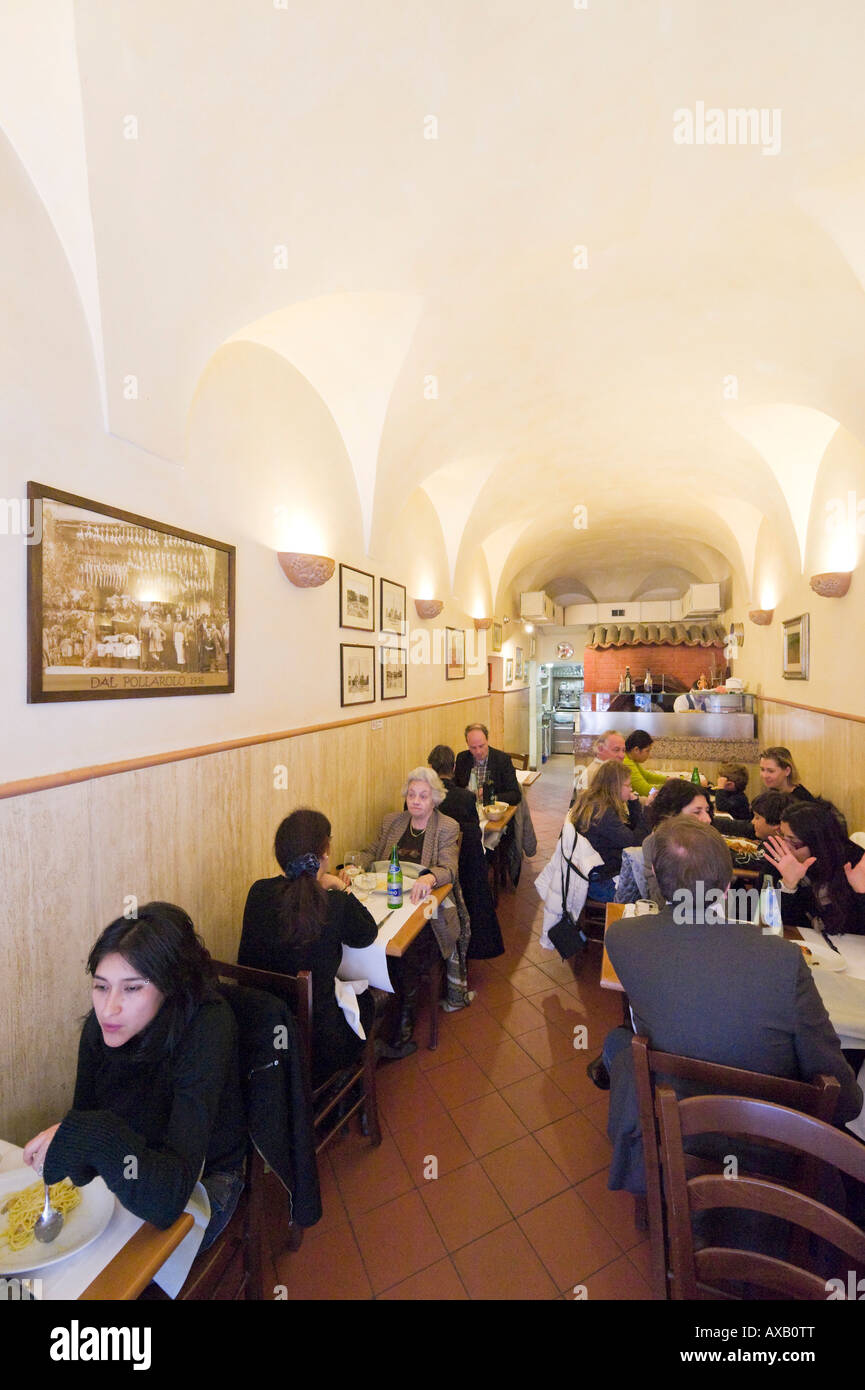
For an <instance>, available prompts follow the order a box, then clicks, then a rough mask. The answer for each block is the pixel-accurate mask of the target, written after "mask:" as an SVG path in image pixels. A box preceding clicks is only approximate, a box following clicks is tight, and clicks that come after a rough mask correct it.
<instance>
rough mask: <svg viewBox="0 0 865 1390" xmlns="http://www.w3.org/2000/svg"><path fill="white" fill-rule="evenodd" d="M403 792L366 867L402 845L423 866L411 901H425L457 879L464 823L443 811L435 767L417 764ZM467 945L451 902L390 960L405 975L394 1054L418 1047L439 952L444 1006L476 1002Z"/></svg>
mask: <svg viewBox="0 0 865 1390" xmlns="http://www.w3.org/2000/svg"><path fill="white" fill-rule="evenodd" d="M402 797H403V799H404V801H405V808H406V809H405V810H404V811H395V812H392V813H391V814H389V815H386V816H385V818H384V820H383V821H382V823H381V830H380V831H379V834H378V837H377V839H376V840H375V841H374V842H373V844H372V845H370V847H369V848H368V849H367V850H366V851H365V853H364V856H363V861H364V868H366V867H368V865H370V864H372V863H375V862H376V861H378V860H385V859H389V858H390V855H391V851H392V849H393V847H394V845H396V847H397V854H398V856H399V859H400V861H401V862H402V863H409V864H417V865H418V867H419V869H420V873H419V874H418V877H417V878H416V879H415V880H414V882H413V884H412V887H411V891H410V893H409V894H408V896H409V899H410V901H411V902H413V903H421V902H423V901H424V900H425V899H427V898H429V897H430V895H431V893H432V892H433V890H434V889H435V888H440V887H441V886H442V885H443V884H450V883H455V882H456V881H457V871H458V865H459V837H460V828H459V826H458V825H457V823H456V821H455V820H451V818H450V816H443V815H442V814H441V812H440V811H439V810H438V807H439V806H440V804H441V803H442V801H444V798H445V788H444V786H443V784H442V781H441V778H440V777H439V776H438V775H437V774H436V773H435V772H433V770H432V768H429V767H416V768H413V769H412V771H411V772H410V773H409V774H408V777H407V778H406V780H405V785H404V786H403V789H402ZM467 948H468V931H467V930H466V929H465V928H461V926H460V920H459V917H458V915H457V910H456V907H455V906H454V905H453V904H452V903H449V902H446V903H443V904H442V905H441V906H440V907H439V909H438V912H437V913H436V915H435V916H434V917H432V918H430V921H429V922H428V923H427V925H426V926H425V927H424V929H423V931H422V932H420V934H419V935H418V937H417V938H416V940H415V941H414V942H413V943H412V948H411V950H410V951H409V952H408V954H407V955H406V956H404V957H402V959H401V961H399V962H397V961H389V962H388V965H389V967H390V968H391V969H392V970H393V972H394V975H395V976H397V975H398V976H399V977H400V978H399V979H398V980H397V979H395V980H394V983H395V984H396V985H397V986H398V993H399V994H400V1002H401V1010H400V1019H399V1025H398V1028H397V1032H396V1037H395V1039H394V1043H393V1046H392V1047H391V1048H390V1049H388V1051H387V1055H388V1056H398V1057H407V1056H409V1054H410V1053H412V1052H415V1051H416V1050H417V1043H416V1042H414V1041H413V1038H412V1034H413V1032H414V1020H415V1011H416V1007H417V994H418V988H419V985H420V977H421V975H422V973H423V972H424V970H425V969H426V968H427V966H428V964H429V962H430V960H431V958H432V957H434V955H435V954H436V953H438V954H440V955H441V956H442V957H443V959H444V960H445V961H446V962H447V997H446V999H445V1000H444V1004H443V1007H444V1008H445V1009H447V1010H449V1011H453V1010H455V1009H462V1008H465V1006H466V1004H468V1003H470V997H469V990H468V980H467V974H466V950H467Z"/></svg>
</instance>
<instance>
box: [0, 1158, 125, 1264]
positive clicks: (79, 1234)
mask: <svg viewBox="0 0 865 1390" xmlns="http://www.w3.org/2000/svg"><path fill="white" fill-rule="evenodd" d="M35 1180H36V1177H35V1174H34V1172H33V1169H32V1168H15V1169H14V1170H13V1171H12V1172H11V1173H0V1207H2V1206H3V1204H4V1202H5V1201H6V1199H7V1197H10V1196H11V1195H12V1193H14V1192H20V1191H21V1189H22V1188H23V1187H32V1186H33V1183H34V1181H35ZM80 1192H81V1201H80V1202H79V1204H78V1206H77V1207H76V1208H75V1210H74V1211H70V1212H69V1213H68V1214H67V1216H66V1219H65V1221H64V1222H63V1230H62V1231H61V1232H60V1234H59V1236H58V1237H57V1239H56V1240H52V1242H51V1244H50V1245H41V1244H40V1243H39V1241H37V1240H33V1241H31V1242H30V1244H29V1245H25V1247H24V1249H23V1250H9V1249H7V1248H6V1247H5V1246H3V1247H2V1248H0V1274H20V1273H23V1272H24V1271H25V1270H31V1269H44V1267H45V1266H46V1265H53V1264H56V1263H57V1261H58V1260H65V1259H67V1257H68V1256H69V1255H77V1253H78V1251H79V1250H83V1249H84V1247H85V1246H86V1245H90V1244H91V1242H92V1241H94V1240H96V1238H97V1236H101V1235H102V1232H103V1231H104V1230H105V1227H106V1226H107V1225H108V1223H109V1221H110V1220H111V1214H112V1212H113V1211H114V1194H113V1192H109V1190H108V1188H107V1187H106V1186H105V1183H104V1182H103V1181H102V1179H101V1178H94V1179H93V1182H90V1183H88V1184H87V1186H86V1187H82V1188H81V1189H80ZM6 1221H7V1218H6V1217H5V1216H0V1230H5V1229H6Z"/></svg>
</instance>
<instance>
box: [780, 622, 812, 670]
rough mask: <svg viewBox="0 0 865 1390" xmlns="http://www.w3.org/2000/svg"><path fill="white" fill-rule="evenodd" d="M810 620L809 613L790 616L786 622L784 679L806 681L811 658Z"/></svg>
mask: <svg viewBox="0 0 865 1390" xmlns="http://www.w3.org/2000/svg"><path fill="white" fill-rule="evenodd" d="M809 626H810V625H809V621H808V614H807V613H800V615H799V617H798V618H788V619H787V621H786V622H785V623H784V679H785V681H806V680H807V679H808V666H809V659H810V652H809V647H810V642H809Z"/></svg>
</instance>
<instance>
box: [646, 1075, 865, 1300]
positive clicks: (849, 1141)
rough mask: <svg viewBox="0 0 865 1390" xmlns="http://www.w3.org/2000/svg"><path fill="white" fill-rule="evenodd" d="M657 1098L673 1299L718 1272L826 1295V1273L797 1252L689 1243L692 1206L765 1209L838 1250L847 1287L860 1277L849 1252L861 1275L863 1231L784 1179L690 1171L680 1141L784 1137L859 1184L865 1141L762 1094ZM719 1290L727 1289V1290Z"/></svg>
mask: <svg viewBox="0 0 865 1390" xmlns="http://www.w3.org/2000/svg"><path fill="white" fill-rule="evenodd" d="M656 1101H657V1109H658V1119H659V1124H660V1130H661V1145H662V1153H663V1167H664V1186H665V1191H666V1196H667V1210H668V1215H669V1225H670V1260H671V1266H672V1293H673V1298H674V1299H675V1300H677V1301H678V1300H683V1299H698V1298H700V1297H701V1296H705V1290H706V1287H707V1283H711V1284H714V1283H715V1282H716V1281H718V1280H727V1281H729V1280H735V1281H739V1282H740V1283H741V1284H744V1285H746V1286H747V1287H748V1290H749V1293H750V1289H751V1288H756V1289H759V1290H766V1291H767V1292H768V1294H769V1296H771V1297H773V1298H792V1299H815V1300H821V1301H825V1300H826V1298H827V1295H828V1293H829V1285H828V1281H827V1278H826V1274H825V1272H823V1273H816V1272H815V1271H814V1269H813V1268H812V1267H810V1264H809V1263H808V1262H807V1259H803V1258H799V1259H796V1262H795V1263H793V1261H792V1256H791V1258H790V1259H786V1260H784V1259H780V1258H777V1257H776V1256H773V1255H766V1254H760V1253H758V1252H755V1251H753V1250H743V1249H739V1248H734V1247H727V1246H725V1247H719V1246H710V1247H707V1248H704V1249H701V1250H695V1248H694V1236H693V1230H692V1225H691V1217H692V1215H693V1214H694V1213H695V1212H703V1211H711V1210H714V1209H717V1208H736V1209H738V1210H742V1211H753V1212H761V1213H763V1214H765V1215H768V1216H773V1217H776V1218H779V1219H780V1220H782V1221H784V1222H788V1223H791V1224H792V1225H793V1226H794V1227H795V1228H797V1229H798V1230H800V1231H802V1232H806V1233H810V1234H811V1235H814V1236H817V1237H819V1238H820V1239H821V1240H823V1241H825V1242H827V1243H828V1244H829V1245H830V1246H832V1247H834V1248H835V1249H836V1250H838V1251H841V1252H843V1260H841V1261H839V1264H838V1266H837V1267H835V1268H834V1269H833V1276H837V1277H839V1278H840V1280H841V1286H842V1288H843V1289H844V1290H845V1293H846V1290H847V1288H848V1284H849V1282H851V1281H850V1275H851V1274H852V1275H853V1278H852V1283H853V1287H854V1289H855V1287H856V1284H857V1282H858V1277H857V1271H856V1270H851V1261H854V1262H855V1264H856V1266H858V1276H861V1274H862V1272H863V1271H865V1231H862V1230H861V1229H860V1228H859V1227H858V1226H855V1225H854V1224H853V1222H852V1221H848V1220H847V1219H846V1217H843V1216H841V1215H839V1213H838V1212H836V1211H833V1210H832V1208H831V1207H827V1206H824V1205H823V1204H822V1203H821V1202H819V1201H817V1200H816V1198H815V1197H813V1196H811V1195H808V1194H805V1193H802V1192H800V1191H797V1190H796V1189H795V1188H793V1187H790V1186H787V1185H785V1184H784V1183H781V1182H777V1181H774V1180H773V1181H767V1180H766V1179H765V1178H756V1177H751V1176H748V1175H745V1176H742V1175H741V1174H740V1176H739V1177H737V1178H735V1179H729V1178H725V1177H723V1176H720V1175H718V1174H716V1173H715V1174H711V1175H706V1174H703V1175H700V1176H698V1177H693V1178H689V1177H688V1174H687V1170H686V1157H687V1156H686V1154H685V1152H684V1147H683V1146H684V1141H685V1139H687V1138H690V1137H691V1136H693V1135H696V1134H707V1133H715V1132H720V1133H723V1134H737V1135H747V1136H748V1137H749V1138H752V1139H756V1140H763V1141H768V1142H770V1143H773V1142H774V1143H780V1144H783V1145H784V1146H785V1147H786V1148H788V1149H792V1150H793V1151H794V1152H795V1153H796V1154H797V1155H798V1156H799V1157H800V1159H805V1160H806V1161H810V1162H811V1163H812V1164H814V1165H816V1164H818V1163H821V1162H822V1163H826V1164H831V1165H832V1166H833V1167H834V1168H836V1169H838V1170H840V1172H842V1173H846V1174H848V1176H849V1177H852V1178H854V1179H856V1180H857V1181H858V1182H860V1183H862V1184H863V1185H865V1147H863V1145H862V1144H860V1143H859V1142H858V1140H856V1139H854V1138H853V1137H852V1136H851V1135H847V1134H843V1133H842V1132H841V1131H840V1130H836V1129H833V1128H832V1126H831V1125H828V1124H826V1123H824V1122H823V1121H822V1120H818V1119H815V1118H814V1117H813V1116H810V1115H802V1114H800V1113H799V1112H798V1111H796V1110H790V1109H787V1108H785V1107H783V1106H780V1105H773V1104H771V1103H769V1102H768V1101H765V1100H749V1099H745V1098H744V1097H742V1096H695V1097H693V1098H691V1099H689V1100H682V1101H680V1100H678V1099H677V1098H676V1096H675V1094H674V1093H673V1091H672V1090H671V1089H670V1088H669V1087H668V1086H658V1090H657V1096H656ZM710 1296H713V1295H712V1294H710ZM714 1296H717V1294H715V1295H714ZM724 1296H725V1297H727V1298H729V1297H731V1295H730V1294H729V1293H727V1294H725V1295H724ZM853 1296H854V1297H855V1296H856V1294H855V1293H854V1295H853Z"/></svg>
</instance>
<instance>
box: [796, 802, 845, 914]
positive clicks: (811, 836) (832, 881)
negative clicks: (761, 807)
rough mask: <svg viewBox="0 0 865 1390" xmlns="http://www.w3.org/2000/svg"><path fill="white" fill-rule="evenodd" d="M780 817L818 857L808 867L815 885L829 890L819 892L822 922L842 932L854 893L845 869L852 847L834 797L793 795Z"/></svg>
mask: <svg viewBox="0 0 865 1390" xmlns="http://www.w3.org/2000/svg"><path fill="white" fill-rule="evenodd" d="M781 819H782V821H783V822H784V824H785V825H788V826H789V827H790V830H791V831H792V832H793V834H794V835H795V837H796V839H797V840H801V842H802V844H803V845H807V846H808V853H809V854H813V855H814V857H815V859H816V861H817V862H816V863H815V864H812V865H811V866H810V868H809V869H808V879H809V881H810V882H811V883H813V884H814V886H815V888H818V889H825V890H826V891H821V892H820V894H819V897H820V916H821V918H822V919H823V926H824V927H825V928H826V930H827V931H828V932H843V931H844V930H845V924H846V922H847V918H848V914H849V910H850V904H851V900H852V897H853V889H852V888H851V887H850V885H849V883H848V882H847V875H846V874H845V872H844V865H845V864H846V863H848V862H849V860H850V850H849V847H848V843H847V835H846V822H845V821H844V818H843V816H841V815H840V812H839V811H838V810H837V808H836V807H835V806H833V805H832V802H831V801H825V800H823V799H822V798H821V799H820V800H817V801H796V800H795V799H791V800H790V802H789V804H788V805H787V807H786V808H785V810H784V813H783V815H782V817H781Z"/></svg>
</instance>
